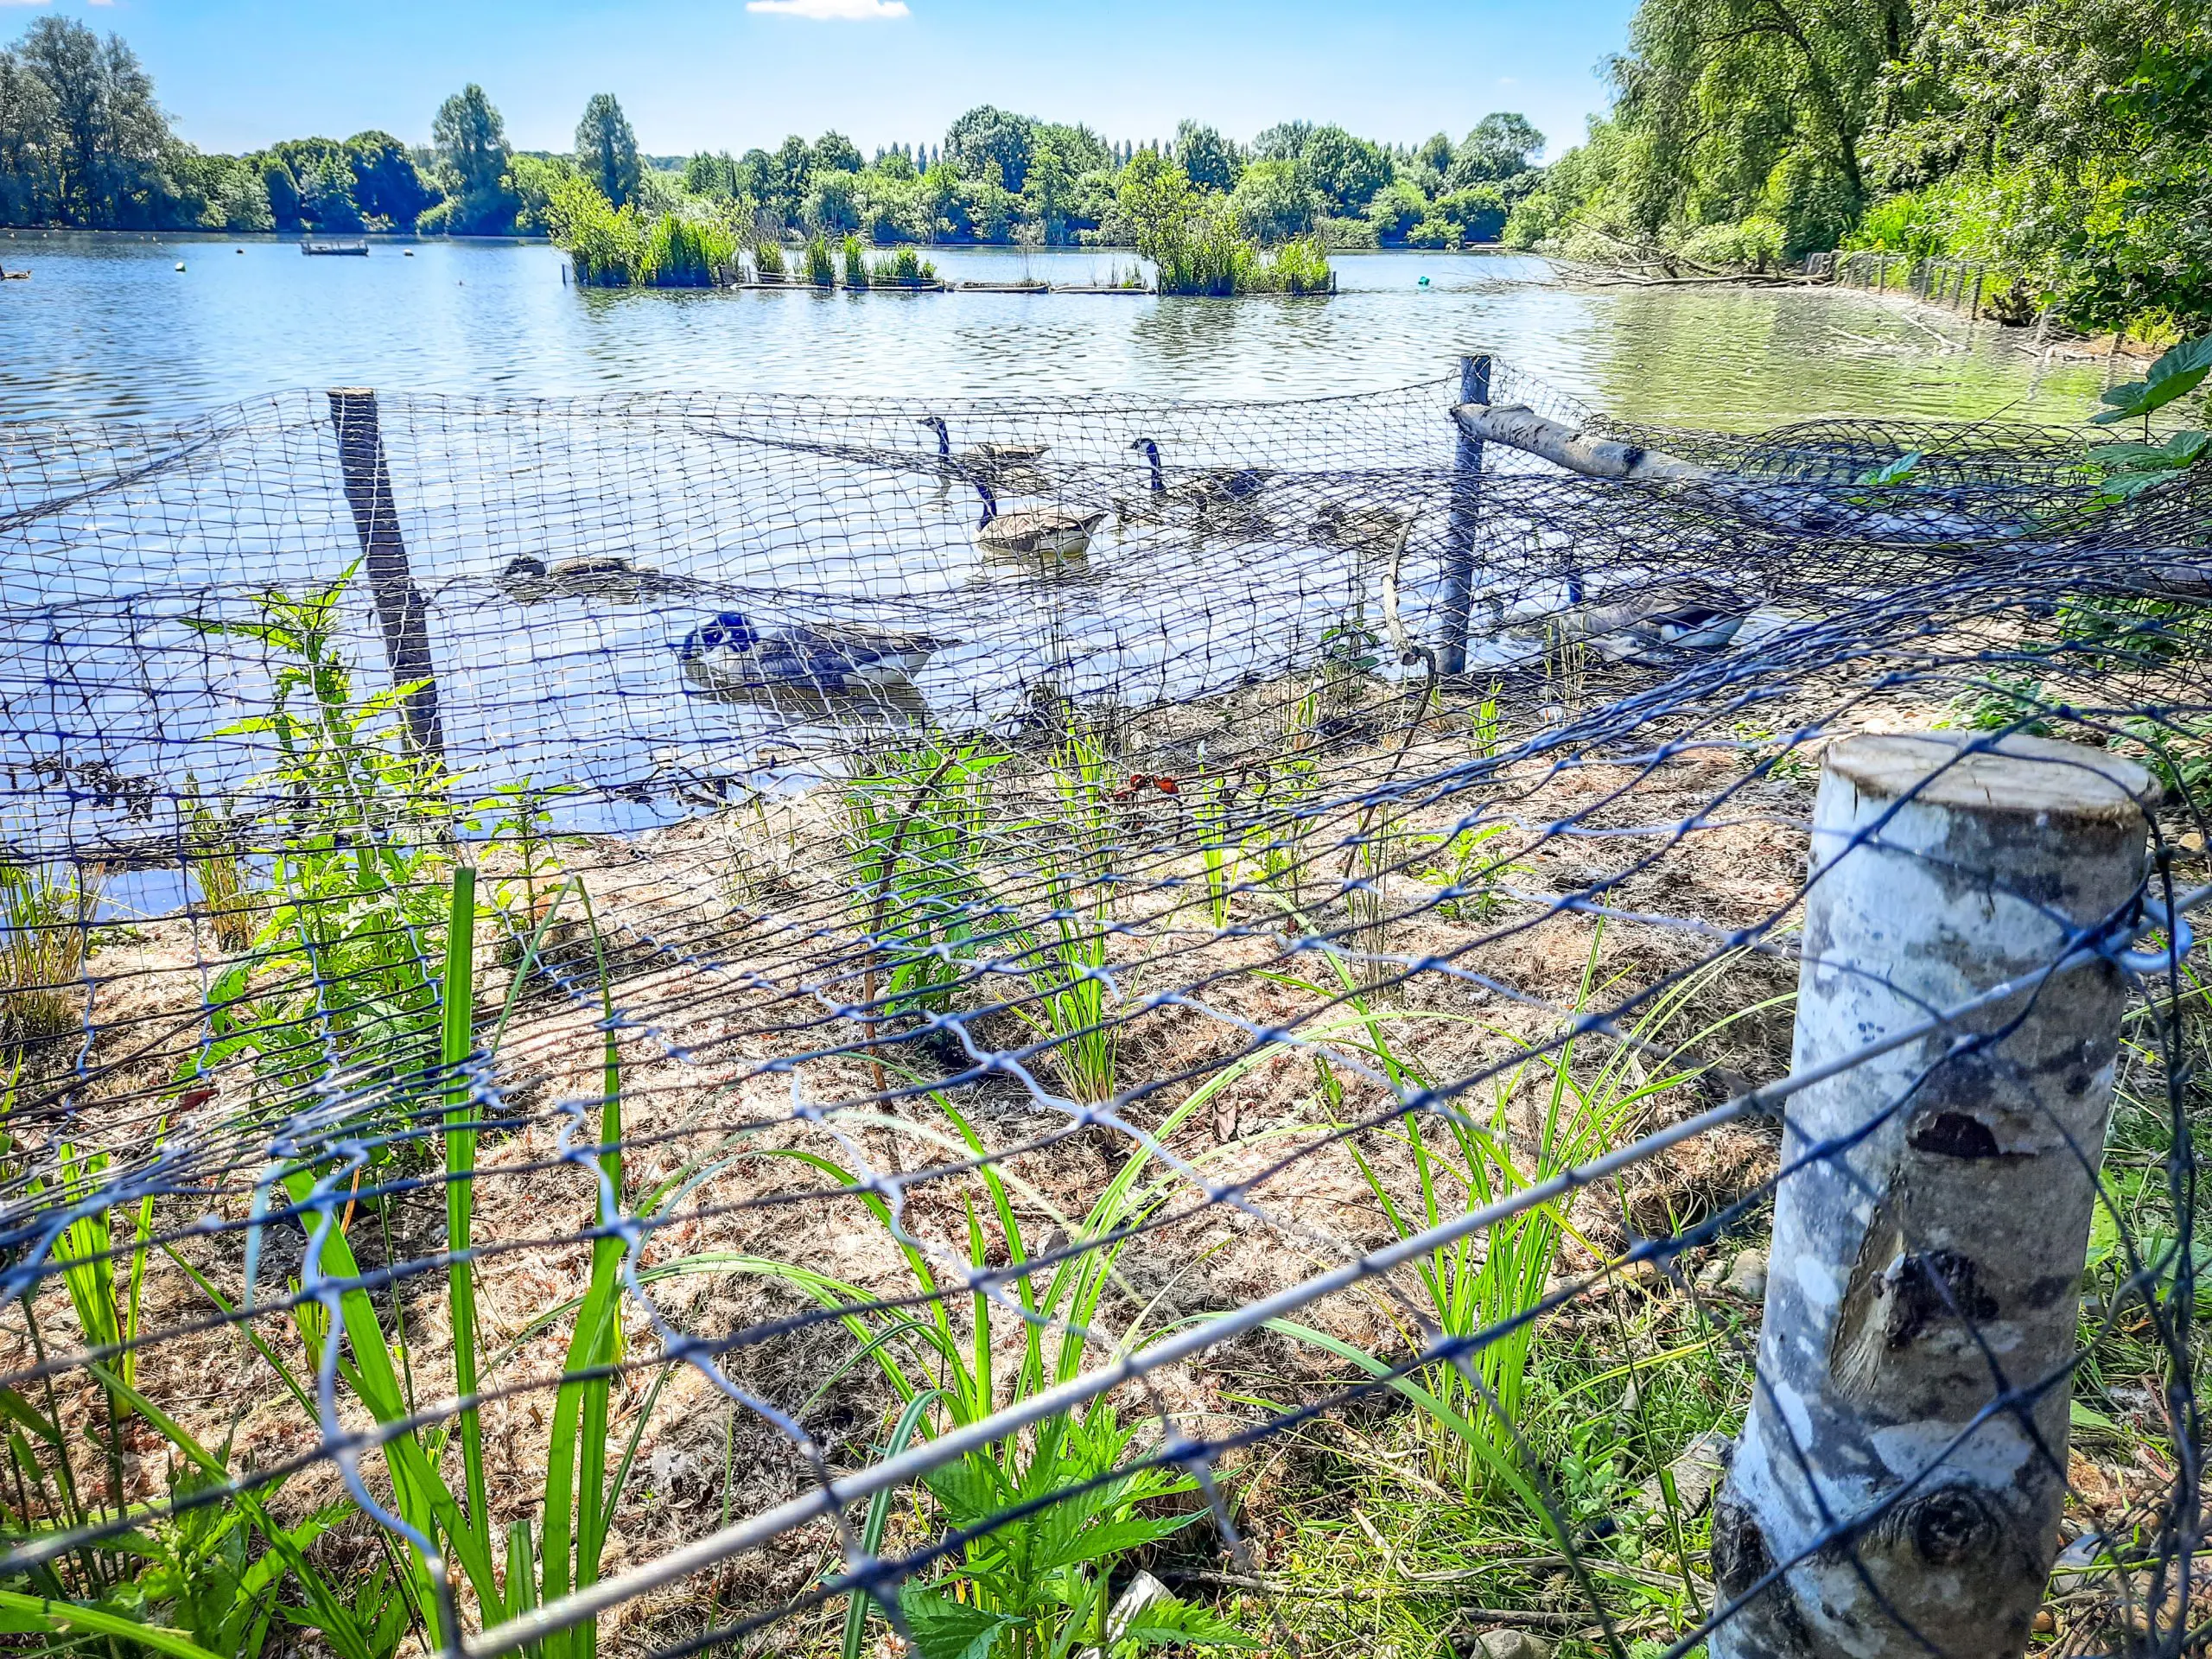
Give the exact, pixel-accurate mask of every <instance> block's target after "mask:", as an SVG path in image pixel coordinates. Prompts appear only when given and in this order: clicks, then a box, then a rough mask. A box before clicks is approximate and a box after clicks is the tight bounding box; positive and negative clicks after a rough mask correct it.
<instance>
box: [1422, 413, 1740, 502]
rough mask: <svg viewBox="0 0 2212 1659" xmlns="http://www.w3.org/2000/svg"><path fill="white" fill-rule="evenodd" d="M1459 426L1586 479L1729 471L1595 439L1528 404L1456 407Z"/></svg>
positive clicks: (1713, 478)
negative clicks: (1552, 418) (1540, 413)
mask: <svg viewBox="0 0 2212 1659" xmlns="http://www.w3.org/2000/svg"><path fill="white" fill-rule="evenodd" d="M1452 418H1453V419H1454V420H1456V421H1458V422H1459V429H1460V430H1461V431H1463V432H1465V434H1466V435H1468V436H1469V437H1471V438H1478V439H1480V440H1481V441H1482V442H1485V443H1502V444H1503V445H1505V447H1506V448H1509V449H1519V450H1521V451H1522V452H1524V453H1525V454H1531V455H1535V456H1537V457H1538V458H1539V459H1541V460H1544V461H1550V462H1551V463H1552V464H1553V465H1554V466H1555V467H1566V468H1567V471H1569V472H1570V473H1580V474H1582V475H1583V476H1584V477H1585V478H1612V479H1633V480H1642V479H1662V478H1664V479H1677V480H1686V481H1688V482H1693V483H1701V484H1709V483H1714V482H1717V481H1719V480H1721V479H1724V478H1726V477H1727V476H1728V474H1725V473H1719V472H1715V471H1714V470H1713V468H1712V467H1700V466H1699V465H1698V464H1697V463H1696V462H1695V461H1682V460H1680V459H1678V458H1677V457H1675V456H1674V455H1669V454H1662V452H1661V451H1659V450H1656V449H1647V448H1644V447H1643V445H1642V444H1640V443H1623V442H1619V441H1618V440H1617V439H1613V438H1593V437H1590V436H1588V435H1586V434H1584V433H1582V432H1580V431H1579V430H1577V429H1575V428H1573V427H1571V426H1568V425H1567V424H1566V423H1564V422H1561V421H1554V420H1551V419H1548V417H1546V416H1541V415H1539V414H1537V413H1536V411H1535V410H1533V409H1530V408H1529V407H1528V406H1527V405H1526V404H1458V405H1456V406H1455V407H1454V408H1453V409H1452Z"/></svg>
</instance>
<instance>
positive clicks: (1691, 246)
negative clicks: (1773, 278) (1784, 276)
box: [1676, 213, 1783, 270]
mask: <svg viewBox="0 0 2212 1659" xmlns="http://www.w3.org/2000/svg"><path fill="white" fill-rule="evenodd" d="M1676 251H1678V252H1679V253H1680V254H1681V256H1682V257H1683V258H1685V259H1694V260H1697V261H1699V262H1700V264H1710V265H1738V266H1742V267H1744V268H1745V269H1747V270H1769V269H1770V268H1771V267H1773V266H1775V265H1777V264H1780V263H1781V262H1782V253H1783V227H1782V222H1781V221H1780V220H1779V219H1770V218H1768V217H1767V216H1766V215H1765V214H1764V213H1753V214H1752V215H1751V217H1750V218H1748V219H1742V220H1739V221H1738V223H1736V224H1733V225H1700V226H1698V228H1697V229H1695V230H1694V231H1692V232H1690V233H1689V234H1688V236H1686V237H1684V238H1682V242H1681V247H1680V248H1679V249H1677V250H1676Z"/></svg>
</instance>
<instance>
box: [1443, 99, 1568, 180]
mask: <svg viewBox="0 0 2212 1659" xmlns="http://www.w3.org/2000/svg"><path fill="white" fill-rule="evenodd" d="M1442 137H1444V135H1443V134H1442V133H1439V134H1437V136H1436V137H1434V138H1432V139H1430V140H1429V143H1430V144H1434V143H1438V142H1439V141H1440V140H1441V139H1442ZM1543 147H1544V135H1543V134H1542V133H1541V132H1538V131H1537V130H1536V129H1535V126H1534V125H1533V124H1531V123H1530V122H1529V118H1528V117H1526V116H1524V115H1515V114H1512V113H1510V111H1501V112H1499V113H1497V114H1492V115H1486V116H1484V117H1483V118H1482V119H1481V120H1479V121H1478V122H1477V123H1475V128H1474V130H1473V131H1472V132H1470V133H1469V134H1468V135H1467V136H1466V137H1465V138H1464V139H1463V140H1461V141H1460V143H1459V148H1458V149H1452V147H1451V146H1450V145H1448V144H1447V145H1446V146H1445V150H1446V162H1445V164H1444V166H1443V168H1441V170H1442V171H1443V173H1444V175H1445V177H1446V181H1448V182H1449V183H1450V184H1451V186H1452V188H1453V189H1455V190H1459V189H1464V188H1466V187H1467V186H1468V185H1471V184H1494V183H1496V182H1497V181H1499V180H1501V179H1510V178H1511V177H1513V176H1514V175H1516V174H1518V173H1525V172H1527V171H1528V170H1529V167H1530V166H1531V165H1533V164H1534V162H1535V156H1536V152H1537V151H1539V150H1541V149H1543ZM1422 148H1423V149H1427V145H1424V146H1423V147H1422Z"/></svg>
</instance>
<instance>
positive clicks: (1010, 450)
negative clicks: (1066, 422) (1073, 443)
mask: <svg viewBox="0 0 2212 1659" xmlns="http://www.w3.org/2000/svg"><path fill="white" fill-rule="evenodd" d="M916 424H917V425H918V426H926V427H928V428H929V429H931V431H932V432H934V433H936V434H937V454H938V461H939V462H940V463H941V464H943V465H944V467H945V468H946V470H948V471H950V472H957V473H958V474H960V475H961V476H963V477H964V478H971V479H972V478H981V479H982V480H985V481H986V482H989V483H996V484H1001V485H1003V484H1004V483H1005V482H1006V481H1007V479H1009V478H1010V477H1018V478H1020V480H1023V481H1024V482H1027V481H1028V480H1039V478H1040V475H1039V474H1038V472H1037V470H1036V467H1037V463H1038V462H1039V461H1042V460H1043V459H1044V458H1045V456H1046V453H1047V452H1048V451H1049V450H1050V449H1051V448H1052V446H1051V445H1050V444H1046V443H979V444H976V445H975V446H974V447H973V448H967V449H963V450H960V451H958V452H957V453H955V451H954V449H953V448H952V433H951V431H950V429H949V428H947V427H946V425H945V423H944V416H942V415H924V416H920V417H919V418H918V420H917V421H916Z"/></svg>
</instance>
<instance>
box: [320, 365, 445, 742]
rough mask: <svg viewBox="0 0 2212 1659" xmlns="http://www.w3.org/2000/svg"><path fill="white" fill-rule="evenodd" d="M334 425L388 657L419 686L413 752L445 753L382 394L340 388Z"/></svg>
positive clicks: (412, 706)
mask: <svg viewBox="0 0 2212 1659" xmlns="http://www.w3.org/2000/svg"><path fill="white" fill-rule="evenodd" d="M330 423H331V425H332V427H333V428H334V429H336V431H337V434H338V467H339V471H340V474H341V476H342V478H343V480H344V482H345V486H346V505H347V506H348V507H350V508H352V509H353V529H354V531H355V532H356V533H357V534H359V537H360V538H361V558H362V563H363V564H364V566H365V568H366V569H367V571H368V577H369V593H370V594H371V596H372V598H373V599H374V600H375V601H376V607H377V620H378V623H379V624H380V625H381V626H382V627H383V629H384V653H385V660H386V661H387V662H388V663H390V664H391V678H392V683H394V684H395V685H413V686H415V687H416V690H414V691H413V692H411V693H410V695H409V696H408V698H407V731H408V735H409V736H410V738H411V739H412V740H413V741H414V744H415V747H416V750H417V751H418V752H420V753H424V754H442V753H444V751H445V734H444V731H443V729H442V727H441V725H440V722H439V719H438V684H437V680H436V677H435V675H434V673H433V671H432V669H431V665H430V628H429V620H428V614H427V613H428V610H429V607H428V606H427V605H426V604H425V603H424V601H423V593H422V590H421V589H420V588H417V587H416V585H415V578H414V575H413V573H412V572H411V571H410V569H408V565H407V543H406V542H405V541H404V540H403V539H402V538H401V537H400V534H399V509H398V507H397V505H395V504H394V503H393V501H392V497H391V468H390V467H387V466H386V465H385V456H384V434H383V430H382V429H381V428H380V427H379V425H378V420H377V395H376V393H375V392H374V391H372V390H370V389H369V388H367V387H365V386H339V387H334V388H333V389H332V391H331V393H330Z"/></svg>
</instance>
